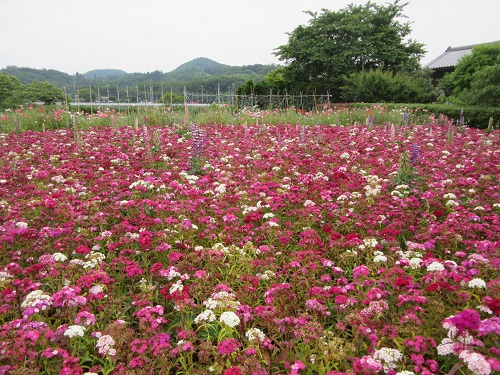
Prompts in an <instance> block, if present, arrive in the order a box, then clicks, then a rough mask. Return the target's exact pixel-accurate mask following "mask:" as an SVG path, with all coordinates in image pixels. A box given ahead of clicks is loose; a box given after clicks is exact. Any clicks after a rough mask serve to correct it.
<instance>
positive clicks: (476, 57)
mask: <svg viewBox="0 0 500 375" xmlns="http://www.w3.org/2000/svg"><path fill="white" fill-rule="evenodd" d="M439 87H440V88H441V89H442V90H443V92H444V94H445V95H447V96H448V97H447V98H445V99H447V100H449V101H451V102H455V103H457V104H471V105H488V106H492V107H495V106H498V105H500V89H499V87H500V42H495V43H489V44H482V45H479V46H476V47H474V48H473V49H472V53H471V54H470V55H467V56H465V57H463V58H462V59H461V60H460V61H459V63H458V65H457V67H456V68H455V70H454V71H453V73H450V74H448V75H446V76H444V77H443V79H441V80H440V81H439Z"/></svg>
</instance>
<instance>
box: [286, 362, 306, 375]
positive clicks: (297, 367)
mask: <svg viewBox="0 0 500 375" xmlns="http://www.w3.org/2000/svg"><path fill="white" fill-rule="evenodd" d="M305 368H306V365H304V363H303V362H302V361H299V360H297V361H295V362H294V363H293V365H292V367H291V370H292V371H291V372H290V374H289V375H293V374H298V373H299V371H300V370H304V369H305Z"/></svg>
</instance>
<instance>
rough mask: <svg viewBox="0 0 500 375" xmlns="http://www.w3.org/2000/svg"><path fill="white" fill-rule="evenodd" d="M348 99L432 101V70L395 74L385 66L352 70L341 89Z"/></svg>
mask: <svg viewBox="0 0 500 375" xmlns="http://www.w3.org/2000/svg"><path fill="white" fill-rule="evenodd" d="M341 90H342V94H341V98H342V100H345V101H347V102H368V103H376V102H389V103H390V102H393V103H425V102H429V101H432V99H434V97H433V91H434V90H433V88H432V83H431V79H430V75H429V73H428V72H426V71H423V70H419V71H416V72H414V73H405V72H397V73H393V72H390V71H387V70H384V69H382V68H378V69H374V70H368V71H365V70H364V71H362V72H357V73H352V74H350V75H349V76H348V77H345V84H344V86H342V88H341Z"/></svg>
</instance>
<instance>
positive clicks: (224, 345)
mask: <svg viewBox="0 0 500 375" xmlns="http://www.w3.org/2000/svg"><path fill="white" fill-rule="evenodd" d="M240 345H241V344H240V342H239V341H238V340H236V339H227V340H224V341H221V342H219V343H218V344H217V352H218V353H219V354H225V355H228V354H231V353H233V352H235V351H236V350H238V348H239V347H240Z"/></svg>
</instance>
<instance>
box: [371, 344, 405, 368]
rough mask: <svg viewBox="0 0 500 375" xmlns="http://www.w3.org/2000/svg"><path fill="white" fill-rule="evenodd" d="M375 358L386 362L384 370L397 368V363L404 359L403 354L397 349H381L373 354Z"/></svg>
mask: <svg viewBox="0 0 500 375" xmlns="http://www.w3.org/2000/svg"><path fill="white" fill-rule="evenodd" d="M373 358H375V359H378V360H379V361H383V362H384V369H393V368H395V367H396V363H395V362H399V361H401V360H402V359H403V353H401V352H400V351H399V350H397V349H392V348H380V349H379V350H376V351H375V353H373Z"/></svg>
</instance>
